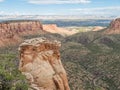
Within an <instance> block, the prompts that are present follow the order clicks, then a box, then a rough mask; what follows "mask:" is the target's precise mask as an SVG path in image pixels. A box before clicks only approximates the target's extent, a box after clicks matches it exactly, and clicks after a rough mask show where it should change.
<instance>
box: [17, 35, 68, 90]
mask: <svg viewBox="0 0 120 90" xmlns="http://www.w3.org/2000/svg"><path fill="white" fill-rule="evenodd" d="M60 46H61V43H60V42H59V41H56V40H54V41H53V40H48V39H46V38H43V37H41V38H35V39H30V40H26V41H25V42H23V43H22V44H21V45H20V47H19V51H20V63H19V70H20V71H21V72H22V74H24V75H25V76H26V78H27V80H28V82H29V85H30V90H70V88H69V85H68V80H67V75H66V71H65V69H64V68H63V65H62V63H61V59H60V52H59V49H60Z"/></svg>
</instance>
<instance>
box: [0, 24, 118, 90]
mask: <svg viewBox="0 0 120 90" xmlns="http://www.w3.org/2000/svg"><path fill="white" fill-rule="evenodd" d="M112 27H114V25H113V24H112ZM62 28H63V27H62ZM86 28H87V29H86ZM91 28H92V29H91ZM99 28H100V29H102V30H100V31H99V30H98V29H99ZM118 28H119V27H117V30H120V29H118ZM65 29H69V31H70V30H76V31H77V33H76V34H73V35H69V36H64V35H60V33H50V32H49V33H46V34H34V35H24V36H21V37H22V38H23V39H30V38H36V37H43V36H44V37H46V38H51V39H53V40H54V39H55V40H58V41H61V43H62V47H61V49H60V52H61V60H62V63H63V66H64V67H65V70H66V71H67V76H68V82H69V85H70V88H71V90H120V72H119V71H120V47H119V46H120V34H115V33H114V34H106V30H108V29H107V28H101V27H97V30H96V28H95V27H66V28H65ZM93 29H94V30H93ZM84 30H88V31H84ZM107 32H108V31H107ZM18 47H19V44H16V45H14V46H7V47H4V48H0V62H1V63H0V90H28V87H29V85H28V83H27V81H26V79H25V76H23V75H22V74H21V73H20V72H19V71H18V63H19V58H18V57H19V56H18V55H19V53H18Z"/></svg>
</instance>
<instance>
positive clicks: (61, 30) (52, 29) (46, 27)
mask: <svg viewBox="0 0 120 90" xmlns="http://www.w3.org/2000/svg"><path fill="white" fill-rule="evenodd" d="M43 30H45V31H47V32H50V33H58V34H61V35H63V36H65V35H73V34H75V33H77V32H76V31H69V30H67V29H64V28H60V27H58V26H57V25H56V24H44V25H43Z"/></svg>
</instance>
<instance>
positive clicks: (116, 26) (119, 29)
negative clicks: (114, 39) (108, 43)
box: [105, 18, 120, 34]
mask: <svg viewBox="0 0 120 90" xmlns="http://www.w3.org/2000/svg"><path fill="white" fill-rule="evenodd" d="M105 33H107V34H120V18H117V19H115V20H113V21H112V22H111V23H110V26H109V27H108V29H107V30H106V31H105Z"/></svg>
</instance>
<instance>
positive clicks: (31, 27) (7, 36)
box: [0, 21, 44, 47]
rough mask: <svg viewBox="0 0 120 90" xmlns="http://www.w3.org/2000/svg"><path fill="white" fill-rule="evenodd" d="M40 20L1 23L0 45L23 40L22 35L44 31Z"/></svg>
mask: <svg viewBox="0 0 120 90" xmlns="http://www.w3.org/2000/svg"><path fill="white" fill-rule="evenodd" d="M42 32H44V31H43V27H42V24H41V23H40V22H39V21H7V22H1V23H0V47H2V46H7V45H10V44H12V45H13V44H16V43H18V42H21V40H22V39H21V37H20V36H21V35H22V36H23V35H29V34H38V33H42Z"/></svg>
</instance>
